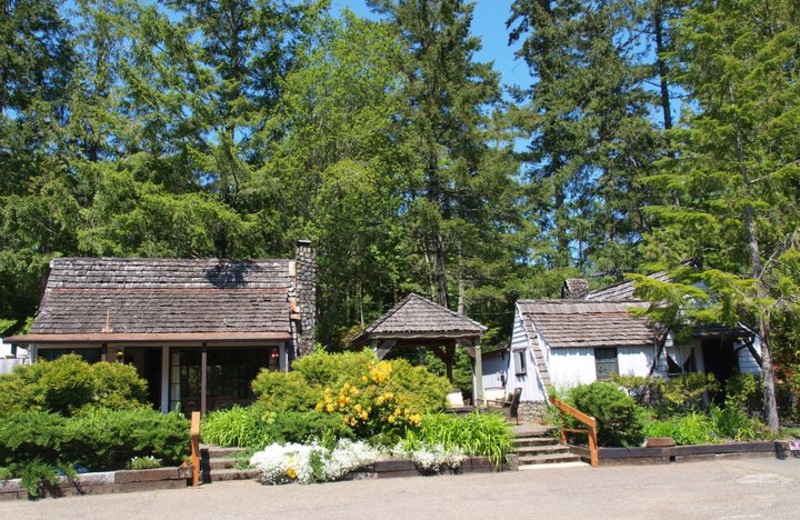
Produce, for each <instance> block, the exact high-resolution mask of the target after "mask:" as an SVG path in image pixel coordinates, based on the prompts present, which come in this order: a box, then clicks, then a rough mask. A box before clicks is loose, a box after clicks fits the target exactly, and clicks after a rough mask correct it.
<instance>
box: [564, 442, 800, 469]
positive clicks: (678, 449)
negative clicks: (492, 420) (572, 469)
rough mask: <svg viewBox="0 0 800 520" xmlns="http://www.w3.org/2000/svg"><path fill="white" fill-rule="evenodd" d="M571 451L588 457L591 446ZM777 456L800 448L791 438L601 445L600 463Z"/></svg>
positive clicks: (578, 447)
mask: <svg viewBox="0 0 800 520" xmlns="http://www.w3.org/2000/svg"><path fill="white" fill-rule="evenodd" d="M570 451H571V452H572V453H574V454H576V455H580V457H581V459H583V460H586V461H588V460H589V448H587V447H585V446H570ZM748 457H775V458H778V459H786V458H789V457H800V452H797V451H794V452H793V451H790V450H789V442H788V441H757V442H730V443H725V444H697V445H693V446H671V447H670V446H665V447H652V448H599V449H598V459H599V463H600V465H601V466H614V465H622V464H669V463H672V462H692V461H697V460H710V459H722V458H748Z"/></svg>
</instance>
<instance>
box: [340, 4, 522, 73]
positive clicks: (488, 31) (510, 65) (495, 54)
mask: <svg viewBox="0 0 800 520" xmlns="http://www.w3.org/2000/svg"><path fill="white" fill-rule="evenodd" d="M511 2H512V0H478V1H477V2H476V5H475V13H474V16H473V20H472V33H473V34H474V35H475V36H480V38H481V41H482V43H483V49H482V50H481V52H480V53H479V54H478V56H477V57H478V61H493V62H494V68H495V70H496V71H498V72H499V73H500V74H501V82H502V84H504V85H517V86H528V85H529V84H530V75H529V74H528V70H527V67H526V66H525V63H523V62H522V61H520V60H517V59H515V58H514V51H515V50H516V49H517V48H519V45H516V44H515V46H514V47H509V46H508V30H507V29H506V20H507V19H508V17H509V16H510V14H511V7H510V6H511ZM332 5H333V12H334V13H336V12H338V11H339V10H341V9H343V8H344V7H349V8H350V10H352V11H353V12H354V13H356V14H358V15H360V16H367V17H371V13H370V10H369V9H368V8H367V7H366V5H365V2H364V0H333V1H332Z"/></svg>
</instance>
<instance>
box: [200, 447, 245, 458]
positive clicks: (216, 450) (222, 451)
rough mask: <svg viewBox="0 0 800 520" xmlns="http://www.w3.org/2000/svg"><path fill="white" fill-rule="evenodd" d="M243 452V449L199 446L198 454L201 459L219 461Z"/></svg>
mask: <svg viewBox="0 0 800 520" xmlns="http://www.w3.org/2000/svg"><path fill="white" fill-rule="evenodd" d="M242 451H244V449H243V448H220V447H219V446H211V445H208V444H206V445H201V446H200V453H201V455H202V456H203V457H205V458H209V459H219V458H223V457H230V456H232V455H236V454H237V453H241V452H242Z"/></svg>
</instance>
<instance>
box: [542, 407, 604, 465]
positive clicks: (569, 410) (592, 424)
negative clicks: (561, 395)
mask: <svg viewBox="0 0 800 520" xmlns="http://www.w3.org/2000/svg"><path fill="white" fill-rule="evenodd" d="M549 399H550V403H552V405H553V406H555V407H556V408H558V409H559V410H560V411H561V412H562V413H565V414H567V415H570V416H572V417H574V418H576V419H577V420H579V421H580V422H582V423H583V424H585V425H586V426H588V427H589V429H588V430H573V429H567V428H564V422H563V421H562V422H561V443H562V444H566V443H567V432H569V433H585V434H586V435H587V436H588V437H589V458H590V461H591V464H592V467H593V468H596V467H597V466H598V465H599V462H598V457H597V419H595V418H594V417H591V416H589V415H586V414H585V413H583V412H581V411H580V410H578V409H576V408H573V407H572V406H570V405H568V404H567V403H565V402H564V401H562V400H561V399H558V398H557V397H555V396H552V395H551V396H550V398H549Z"/></svg>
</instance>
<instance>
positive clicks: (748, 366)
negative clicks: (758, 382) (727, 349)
mask: <svg viewBox="0 0 800 520" xmlns="http://www.w3.org/2000/svg"><path fill="white" fill-rule="evenodd" d="M739 347H744V348H742V349H741V350H739V371H740V372H742V373H744V374H756V375H758V376H760V375H761V367H760V366H758V361H756V359H755V358H754V357H753V354H751V353H750V349H749V348H747V347H746V346H745V345H744V343H743V342H742V343H736V345H735V348H737V349H738V348H739ZM753 348H754V350H755V351H756V352H758V355H759V356H760V355H761V340H760V339H759V337H758V336H756V338H755V340H754V341H753Z"/></svg>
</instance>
